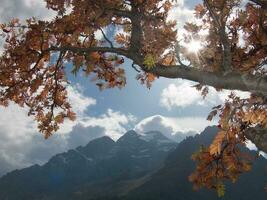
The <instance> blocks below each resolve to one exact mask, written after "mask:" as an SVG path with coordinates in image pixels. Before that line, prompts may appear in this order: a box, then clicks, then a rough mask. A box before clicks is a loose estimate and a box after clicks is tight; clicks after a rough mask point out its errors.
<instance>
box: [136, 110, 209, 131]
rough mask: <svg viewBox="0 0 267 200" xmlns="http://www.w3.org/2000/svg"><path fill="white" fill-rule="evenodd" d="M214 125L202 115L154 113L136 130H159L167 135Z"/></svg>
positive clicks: (140, 123)
mask: <svg viewBox="0 0 267 200" xmlns="http://www.w3.org/2000/svg"><path fill="white" fill-rule="evenodd" d="M211 125H214V122H210V121H207V120H206V119H205V118H202V117H165V116H162V115H154V116H150V117H147V118H145V119H143V120H141V121H140V122H139V123H138V124H137V125H136V126H135V130H136V131H138V132H140V133H144V132H147V131H153V130H159V131H161V132H162V133H164V134H165V135H167V136H168V135H174V134H176V133H177V132H179V133H186V132H190V131H195V132H198V133H200V132H201V131H203V130H204V129H205V128H206V127H207V126H211Z"/></svg>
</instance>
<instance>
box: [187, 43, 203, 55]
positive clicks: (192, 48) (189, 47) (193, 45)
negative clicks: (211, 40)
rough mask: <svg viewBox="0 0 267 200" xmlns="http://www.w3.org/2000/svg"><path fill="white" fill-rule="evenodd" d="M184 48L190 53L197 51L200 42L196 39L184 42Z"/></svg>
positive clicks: (199, 47) (200, 46)
mask: <svg viewBox="0 0 267 200" xmlns="http://www.w3.org/2000/svg"><path fill="white" fill-rule="evenodd" d="M186 48H187V51H188V52H191V53H198V52H199V50H200V49H201V48H202V45H201V42H200V41H198V40H192V41H191V42H189V43H188V44H186Z"/></svg>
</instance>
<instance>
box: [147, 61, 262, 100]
mask: <svg viewBox="0 0 267 200" xmlns="http://www.w3.org/2000/svg"><path fill="white" fill-rule="evenodd" d="M149 72H151V73H153V74H155V75H156V76H162V77H166V78H182V79H187V80H191V81H196V82H199V83H201V84H203V85H209V86H213V87H215V88H221V89H229V90H241V91H248V92H259V93H262V94H263V95H267V77H266V76H255V75H249V74H239V73H229V74H227V75H224V74H222V73H215V72H207V71H203V70H199V69H196V68H193V67H184V66H179V65H173V66H164V65H157V66H156V67H154V68H153V69H151V70H149Z"/></svg>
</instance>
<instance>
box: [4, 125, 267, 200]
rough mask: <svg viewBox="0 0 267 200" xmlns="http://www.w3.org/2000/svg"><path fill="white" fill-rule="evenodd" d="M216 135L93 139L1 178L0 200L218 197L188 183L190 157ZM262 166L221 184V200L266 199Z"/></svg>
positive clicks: (130, 133) (212, 132) (149, 134)
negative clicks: (176, 139)
mask: <svg viewBox="0 0 267 200" xmlns="http://www.w3.org/2000/svg"><path fill="white" fill-rule="evenodd" d="M217 131H218V130H217V128H216V127H208V128H206V129H205V130H204V131H203V132H202V133H201V134H197V135H196V136H190V137H187V138H186V139H184V140H183V141H182V142H180V143H179V144H178V143H176V142H174V141H173V140H171V139H169V138H167V137H166V136H164V135H163V134H162V133H160V132H158V131H150V132H147V133H144V134H138V133H137V132H135V131H128V132H127V133H125V134H124V135H123V136H122V137H121V138H120V139H119V140H117V141H116V142H115V141H113V140H112V139H111V138H109V137H107V136H104V137H101V138H97V139H95V140H92V141H90V142H89V143H88V144H87V145H86V146H84V147H78V148H76V149H72V150H69V151H68V152H65V153H61V154H58V155H55V156H54V157H52V158H51V159H50V160H49V161H48V162H47V163H46V164H44V165H42V166H39V165H34V166H31V167H29V168H25V169H22V170H15V171H13V172H10V173H8V174H6V175H5V176H3V177H2V178H0V200H63V199H64V200H72V199H73V200H74V199H75V200H152V199H153V200H191V199H192V200H193V199H200V200H202V199H203V200H211V199H212V200H213V199H219V198H218V197H217V195H216V193H215V192H214V191H210V190H200V191H197V192H196V191H193V189H192V184H191V183H190V182H189V181H188V176H189V175H190V173H191V172H192V171H193V170H194V168H195V163H194V162H193V161H192V160H191V159H190V157H191V155H192V154H193V153H194V152H195V151H197V150H198V149H199V147H200V145H208V144H209V143H210V142H211V141H212V139H213V138H214V136H215V134H216V132H217ZM251 153H255V152H251ZM266 166H267V160H266V159H265V158H263V157H259V158H257V159H256V161H255V162H254V165H253V168H252V171H250V172H249V173H246V174H243V175H241V178H240V179H239V180H238V181H237V182H236V183H235V184H231V183H226V195H225V197H223V198H221V199H225V200H226V199H227V200H239V199H240V200H251V199H255V200H263V199H264V200H265V199H267V193H266V192H265V191H264V187H265V186H266V184H267V173H266V172H267V171H266ZM0 167H1V164H0Z"/></svg>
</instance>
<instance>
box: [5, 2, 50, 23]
mask: <svg viewBox="0 0 267 200" xmlns="http://www.w3.org/2000/svg"><path fill="white" fill-rule="evenodd" d="M54 15H55V12H54V11H52V10H48V9H47V8H46V3H45V1H43V0H12V1H10V0H1V7H0V21H1V22H7V21H9V20H11V19H12V18H20V19H23V20H24V19H27V18H30V17H33V16H35V17H36V18H38V19H45V20H47V19H51V18H52V17H53V16H54Z"/></svg>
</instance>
